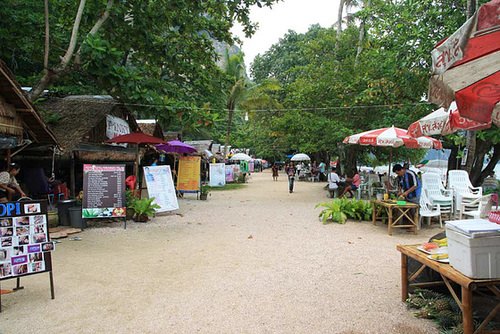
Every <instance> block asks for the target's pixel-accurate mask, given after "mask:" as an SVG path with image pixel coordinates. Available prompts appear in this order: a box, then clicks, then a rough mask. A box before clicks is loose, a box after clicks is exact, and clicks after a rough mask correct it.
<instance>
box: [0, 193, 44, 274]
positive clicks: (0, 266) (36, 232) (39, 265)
mask: <svg viewBox="0 0 500 334" xmlns="http://www.w3.org/2000/svg"><path fill="white" fill-rule="evenodd" d="M48 227H49V226H48V223H47V202H46V201H27V202H8V203H0V280H3V279H8V278H13V277H18V276H22V275H29V274H37V273H42V272H46V271H51V270H52V259H51V254H50V252H51V251H53V250H54V243H53V242H51V241H50V238H49V228H48Z"/></svg>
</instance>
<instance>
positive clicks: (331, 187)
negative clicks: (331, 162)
mask: <svg viewBox="0 0 500 334" xmlns="http://www.w3.org/2000/svg"><path fill="white" fill-rule="evenodd" d="M339 182H340V178H339V176H338V175H337V168H335V167H333V168H332V171H331V173H330V174H328V191H329V193H330V197H331V198H334V197H335V190H337V189H338V187H339Z"/></svg>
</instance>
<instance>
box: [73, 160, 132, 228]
mask: <svg viewBox="0 0 500 334" xmlns="http://www.w3.org/2000/svg"><path fill="white" fill-rule="evenodd" d="M82 217H83V218H85V219H88V218H124V220H125V228H127V221H126V203H125V165H83V199H82Z"/></svg>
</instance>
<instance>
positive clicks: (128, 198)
mask: <svg viewBox="0 0 500 334" xmlns="http://www.w3.org/2000/svg"><path fill="white" fill-rule="evenodd" d="M137 200H138V198H137V196H135V195H134V192H133V191H132V190H127V191H126V192H125V205H126V207H127V208H132V207H133V206H134V202H135V201H137Z"/></svg>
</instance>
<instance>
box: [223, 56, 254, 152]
mask: <svg viewBox="0 0 500 334" xmlns="http://www.w3.org/2000/svg"><path fill="white" fill-rule="evenodd" d="M225 73H226V75H227V76H228V78H229V80H231V89H230V91H229V94H228V98H227V104H226V108H227V110H229V120H228V123H227V134H226V141H225V143H224V155H225V156H226V157H227V154H228V145H229V135H230V134H231V123H232V122H233V116H234V109H235V107H236V105H237V104H238V103H239V102H240V100H242V99H243V96H244V95H245V91H246V89H247V87H248V84H249V80H248V78H247V77H246V75H245V62H244V60H243V53H242V52H240V53H239V54H237V55H229V51H228V49H226V54H225Z"/></svg>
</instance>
